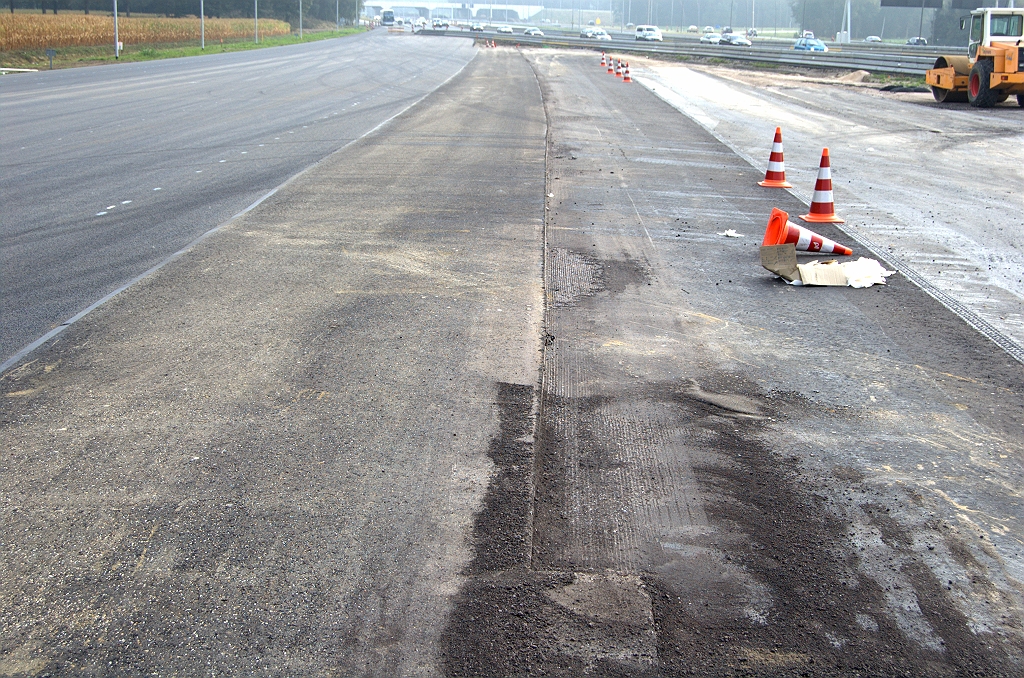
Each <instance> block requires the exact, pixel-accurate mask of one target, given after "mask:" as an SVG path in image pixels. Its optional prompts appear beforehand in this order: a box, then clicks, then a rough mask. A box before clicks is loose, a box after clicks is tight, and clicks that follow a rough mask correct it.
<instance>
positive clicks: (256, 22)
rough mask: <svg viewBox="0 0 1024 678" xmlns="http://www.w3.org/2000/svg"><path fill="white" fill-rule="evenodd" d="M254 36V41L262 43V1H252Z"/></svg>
mask: <svg viewBox="0 0 1024 678" xmlns="http://www.w3.org/2000/svg"><path fill="white" fill-rule="evenodd" d="M252 34H253V41H254V42H257V43H258V42H259V41H260V0H252Z"/></svg>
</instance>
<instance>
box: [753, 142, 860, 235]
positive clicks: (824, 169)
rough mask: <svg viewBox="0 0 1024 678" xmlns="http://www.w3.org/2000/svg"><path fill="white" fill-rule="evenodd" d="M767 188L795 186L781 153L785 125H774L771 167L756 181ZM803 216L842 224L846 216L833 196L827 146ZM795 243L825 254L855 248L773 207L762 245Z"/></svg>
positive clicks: (810, 220)
mask: <svg viewBox="0 0 1024 678" xmlns="http://www.w3.org/2000/svg"><path fill="white" fill-rule="evenodd" d="M757 183H758V185H759V186H764V187H766V188H792V187H793V185H792V184H790V183H789V182H788V181H786V164H785V161H784V160H783V153H782V128H781V127H776V128H775V141H774V142H773V143H772V152H771V155H770V156H768V170H767V171H766V172H765V174H764V181H759V182H757ZM800 218H801V219H803V220H804V221H806V222H808V223H812V224H841V223H843V220H842V219H840V218H839V216H837V215H836V208H835V200H834V198H833V197H832V166H831V164H830V162H829V156H828V149H827V148H823V149H822V150H821V162H820V163H819V164H818V178H817V180H816V181H815V182H814V195H813V196H812V197H811V208H810V210H809V211H808V213H807V214H801V215H800ZM787 243H792V244H793V245H795V246H796V249H797V250H798V251H800V252H821V253H822V254H847V255H849V254H853V250H851V249H850V248H849V247H846V246H844V245H840V244H839V243H837V242H835V241H832V240H829V239H828V238H826V237H824V236H821V235H818V234H817V233H815V232H814V231H812V230H810V229H808V228H804V227H803V226H799V225H797V224H794V223H793V222H791V221H789V215H788V214H787V213H786V212H783V211H782V210H780V209H778V208H775V209H772V213H771V216H770V217H768V228H767V229H765V232H764V241H763V242H762V243H761V245H783V244H787Z"/></svg>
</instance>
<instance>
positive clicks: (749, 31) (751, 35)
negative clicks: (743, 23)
mask: <svg viewBox="0 0 1024 678" xmlns="http://www.w3.org/2000/svg"><path fill="white" fill-rule="evenodd" d="M747 37H748V38H756V37H757V29H756V28H748V29H747Z"/></svg>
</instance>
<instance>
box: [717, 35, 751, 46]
mask: <svg viewBox="0 0 1024 678" xmlns="http://www.w3.org/2000/svg"><path fill="white" fill-rule="evenodd" d="M719 44H721V45H733V46H734V47H750V46H751V45H752V44H753V43H752V42H750V41H749V40H747V39H746V38H744V37H743V36H742V35H740V34H739V33H723V34H722V42H721V43H719Z"/></svg>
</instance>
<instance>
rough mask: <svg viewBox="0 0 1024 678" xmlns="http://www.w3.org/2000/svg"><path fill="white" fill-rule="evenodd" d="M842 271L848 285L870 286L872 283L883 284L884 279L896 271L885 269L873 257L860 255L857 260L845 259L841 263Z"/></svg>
mask: <svg viewBox="0 0 1024 678" xmlns="http://www.w3.org/2000/svg"><path fill="white" fill-rule="evenodd" d="M843 272H844V273H846V284H847V285H849V286H850V287H871V286H872V285H884V284H885V279H886V278H888V277H889V276H890V275H893V274H894V273H896V271H887V270H885V268H884V267H883V266H882V265H881V264H880V263H878V262H877V261H875V260H874V259H865V258H864V257H861V258H860V259H858V260H857V261H847V262H845V263H844V264H843Z"/></svg>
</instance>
